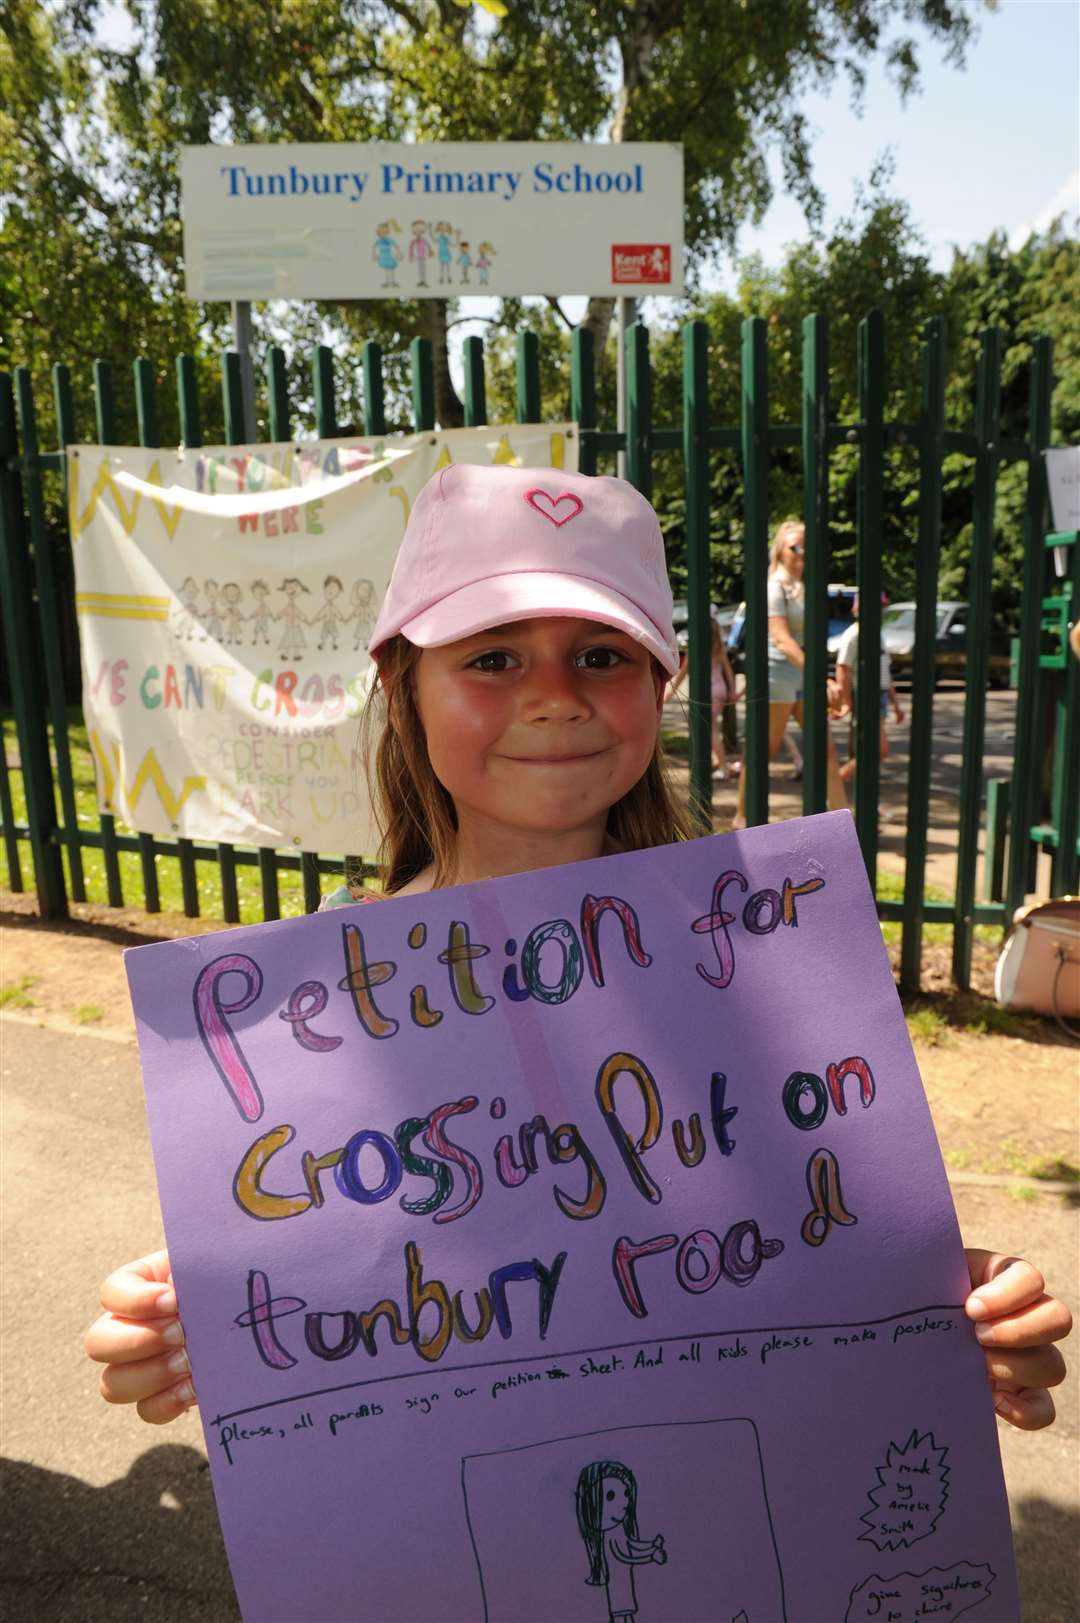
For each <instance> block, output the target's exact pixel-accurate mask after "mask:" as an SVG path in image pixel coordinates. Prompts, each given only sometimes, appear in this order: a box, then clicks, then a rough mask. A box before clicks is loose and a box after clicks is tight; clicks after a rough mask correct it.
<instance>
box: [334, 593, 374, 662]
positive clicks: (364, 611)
mask: <svg viewBox="0 0 1080 1623" xmlns="http://www.w3.org/2000/svg"><path fill="white" fill-rule="evenodd" d="M352 604H353V607H352V613H351V614H350V615H349V619H350V620H354V621H355V622H356V630H355V632H354V633H353V649H354V651H355V650H357V649H360V648H364V649H366V648H367V645H368V638H369V637H370V636H371V628H372V626H373V625H374V624H375V610H376V606H377V605H376V603H375V586H374V583H373V582H372V581H370V580H355V581H353V588H352ZM335 646H336V645H335Z"/></svg>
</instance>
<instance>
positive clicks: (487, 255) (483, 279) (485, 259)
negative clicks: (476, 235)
mask: <svg viewBox="0 0 1080 1623" xmlns="http://www.w3.org/2000/svg"><path fill="white" fill-rule="evenodd" d="M494 252H495V249H494V247H493V246H492V244H491V243H490V242H482V243H481V244H480V246H479V248H478V249H477V250H476V268H477V270H478V271H479V272H480V286H481V287H487V285H488V271H489V270H490V269H491V256H492V254H493V253H494Z"/></svg>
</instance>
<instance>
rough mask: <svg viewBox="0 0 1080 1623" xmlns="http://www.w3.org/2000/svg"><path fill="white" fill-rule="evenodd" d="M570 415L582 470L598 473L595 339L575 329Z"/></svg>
mask: <svg viewBox="0 0 1080 1623" xmlns="http://www.w3.org/2000/svg"><path fill="white" fill-rule="evenodd" d="M570 415H571V417H572V418H573V419H574V422H575V423H576V424H577V435H578V469H579V470H580V472H581V473H589V474H594V473H595V472H596V368H595V366H594V364H593V335H592V333H591V332H590V331H589V330H588V328H587V327H575V328H574V331H573V334H572V336H571V339H570Z"/></svg>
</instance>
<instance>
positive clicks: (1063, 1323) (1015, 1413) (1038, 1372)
mask: <svg viewBox="0 0 1080 1623" xmlns="http://www.w3.org/2000/svg"><path fill="white" fill-rule="evenodd" d="M966 1255H967V1263H968V1271H969V1273H970V1274H971V1284H972V1287H973V1288H972V1293H971V1295H970V1296H969V1297H968V1299H967V1301H966V1302H965V1303H964V1311H965V1312H966V1313H967V1316H968V1318H969V1319H972V1320H974V1322H975V1334H976V1335H977V1336H978V1338H979V1341H980V1342H981V1343H982V1346H983V1350H984V1353H985V1356H986V1369H987V1374H988V1375H989V1377H990V1385H991V1387H992V1388H993V1393H994V1408H995V1409H996V1410H997V1412H998V1414H999V1415H1000V1416H1001V1418H1002V1420H1007V1421H1008V1422H1009V1423H1010V1425H1013V1426H1019V1427H1020V1429H1021V1430H1022V1431H1038V1430H1039V1428H1040V1427H1042V1426H1049V1425H1050V1424H1051V1422H1052V1421H1053V1419H1054V1414H1055V1410H1054V1400H1053V1398H1052V1397H1051V1396H1050V1393H1049V1392H1048V1391H1047V1388H1048V1387H1050V1386H1060V1384H1061V1382H1062V1381H1063V1380H1064V1379H1065V1360H1064V1358H1062V1356H1061V1354H1060V1353H1059V1352H1058V1350H1057V1348H1056V1347H1055V1346H1053V1345H1052V1343H1053V1342H1055V1341H1061V1340H1062V1339H1063V1337H1065V1336H1067V1335H1068V1334H1069V1332H1070V1330H1071V1329H1072V1314H1071V1313H1070V1312H1069V1310H1068V1308H1067V1307H1066V1306H1065V1303H1064V1302H1060V1301H1058V1299H1057V1297H1055V1296H1049V1295H1048V1294H1047V1291H1046V1282H1045V1280H1044V1279H1043V1276H1042V1274H1041V1273H1040V1272H1039V1270H1038V1269H1037V1268H1036V1267H1034V1265H1033V1264H1032V1263H1030V1262H1024V1261H1023V1260H1022V1259H1021V1258H1019V1257H1006V1256H1002V1255H1001V1253H1000V1252H997V1251H978V1250H972V1249H969V1250H968V1251H967V1253H966Z"/></svg>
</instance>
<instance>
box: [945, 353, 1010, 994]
mask: <svg viewBox="0 0 1080 1623" xmlns="http://www.w3.org/2000/svg"><path fill="white" fill-rule="evenodd" d="M1000 421H1001V329H1000V328H998V327H988V328H986V330H985V331H984V332H983V334H982V344H981V348H980V351H979V370H978V375H977V379H976V386H975V439H976V442H977V444H976V450H975V493H974V504H973V515H972V516H973V535H972V541H971V563H970V565H969V568H968V609H967V625H966V627H965V636H964V664H965V667H966V668H965V693H964V743H963V760H962V763H961V768H960V827H959V840H958V844H957V852H956V903H955V909H956V911H955V917H954V921H953V955H952V973H953V982H954V984H955V985H956V986H958V987H959V988H960V990H961V991H962V992H966V991H967V990H968V987H969V986H970V984H971V943H972V930H973V927H974V917H973V909H974V906H975V867H976V864H977V862H978V860H979V818H980V813H981V811H982V779H983V748H984V744H985V740H986V674H987V670H988V669H989V641H990V576H991V569H992V567H993V555H994V501H995V496H996V490H997V469H998V458H999V450H998V443H997V441H998V436H999V433H1000Z"/></svg>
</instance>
